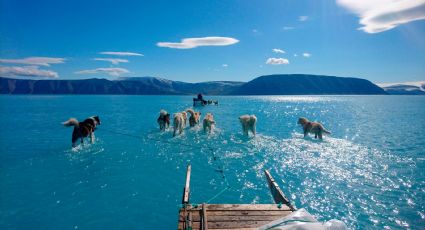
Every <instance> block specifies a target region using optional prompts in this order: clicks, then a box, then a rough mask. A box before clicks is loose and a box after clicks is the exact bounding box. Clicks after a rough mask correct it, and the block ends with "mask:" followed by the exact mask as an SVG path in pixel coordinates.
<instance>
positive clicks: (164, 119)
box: [156, 109, 170, 131]
mask: <svg viewBox="0 0 425 230" xmlns="http://www.w3.org/2000/svg"><path fill="white" fill-rule="evenodd" d="M156 121H157V122H158V124H159V129H160V130H161V131H165V129H167V128H168V127H169V126H170V114H169V113H168V112H167V111H165V110H163V109H161V111H160V112H159V117H158V119H156Z"/></svg>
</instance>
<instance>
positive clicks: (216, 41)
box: [156, 37, 239, 49]
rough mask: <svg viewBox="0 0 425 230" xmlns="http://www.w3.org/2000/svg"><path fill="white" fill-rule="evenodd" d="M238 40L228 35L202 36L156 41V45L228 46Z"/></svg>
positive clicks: (184, 47)
mask: <svg viewBox="0 0 425 230" xmlns="http://www.w3.org/2000/svg"><path fill="white" fill-rule="evenodd" d="M238 42H239V40H237V39H235V38H229V37H202V38H185V39H183V40H181V42H158V43H157V44H156V45H157V46H159V47H168V48H174V49H192V48H196V47H198V46H228V45H233V44H235V43H238Z"/></svg>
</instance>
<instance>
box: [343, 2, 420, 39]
mask: <svg viewBox="0 0 425 230" xmlns="http://www.w3.org/2000/svg"><path fill="white" fill-rule="evenodd" d="M336 2H337V3H338V4H339V5H341V6H342V7H344V8H346V9H348V10H349V11H351V12H352V13H355V14H357V15H358V16H359V17H360V21H359V23H360V24H361V25H363V26H362V27H360V28H359V30H363V31H364V32H366V33H379V32H383V31H386V30H390V29H393V28H395V27H397V26H399V25H401V24H405V23H408V22H411V21H416V20H421V19H425V0H403V1H401V0H337V1H336Z"/></svg>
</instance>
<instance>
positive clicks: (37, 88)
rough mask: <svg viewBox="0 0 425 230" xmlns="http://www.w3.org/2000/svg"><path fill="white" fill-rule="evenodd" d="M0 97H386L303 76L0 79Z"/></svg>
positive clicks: (366, 84)
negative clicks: (190, 80) (206, 79)
mask: <svg viewBox="0 0 425 230" xmlns="http://www.w3.org/2000/svg"><path fill="white" fill-rule="evenodd" d="M0 93H1V94H130V95H165V94H168V95H193V94H196V93H203V94H207V95H320V94H321V95H323V94H331V95H332V94H387V93H386V92H385V91H384V90H383V89H382V88H380V87H378V86H377V85H375V84H373V83H372V82H370V81H368V80H365V79H360V78H345V77H334V76H321V75H305V74H280V75H267V76H261V77H258V78H255V79H254V80H252V81H249V82H233V81H211V82H201V83H186V82H180V81H171V80H167V79H162V78H156V77H131V78H120V79H118V80H106V79H85V80H31V79H14V78H0Z"/></svg>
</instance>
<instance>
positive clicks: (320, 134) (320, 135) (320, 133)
mask: <svg viewBox="0 0 425 230" xmlns="http://www.w3.org/2000/svg"><path fill="white" fill-rule="evenodd" d="M319 139H320V140H322V139H323V136H322V132H319Z"/></svg>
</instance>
